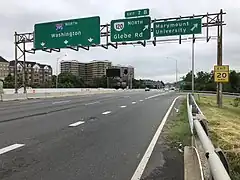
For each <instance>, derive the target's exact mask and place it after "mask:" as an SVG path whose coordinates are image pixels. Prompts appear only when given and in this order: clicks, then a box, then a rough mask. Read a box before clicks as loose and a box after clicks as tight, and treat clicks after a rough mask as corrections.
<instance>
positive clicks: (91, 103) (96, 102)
mask: <svg viewBox="0 0 240 180" xmlns="http://www.w3.org/2000/svg"><path fill="white" fill-rule="evenodd" d="M98 103H100V102H99V101H95V102H90V103H87V104H85V106H88V105H93V104H98Z"/></svg>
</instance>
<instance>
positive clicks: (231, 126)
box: [196, 96, 240, 180]
mask: <svg viewBox="0 0 240 180" xmlns="http://www.w3.org/2000/svg"><path fill="white" fill-rule="evenodd" d="M196 99H198V100H197V103H198V104H199V106H200V109H201V110H202V112H203V114H204V115H205V116H206V118H207V120H208V121H209V130H210V133H211V134H210V135H211V139H212V141H213V143H214V145H215V147H220V148H221V149H223V150H224V152H225V153H226V156H227V159H228V161H229V164H230V168H231V176H232V177H231V178H232V180H235V179H236V180H237V179H238V180H239V179H240V99H237V98H231V97H223V108H221V109H220V108H218V107H217V105H216V96H198V98H196Z"/></svg>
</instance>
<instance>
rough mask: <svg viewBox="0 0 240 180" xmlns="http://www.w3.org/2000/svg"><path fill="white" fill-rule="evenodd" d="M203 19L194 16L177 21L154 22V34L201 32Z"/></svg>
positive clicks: (156, 35)
mask: <svg viewBox="0 0 240 180" xmlns="http://www.w3.org/2000/svg"><path fill="white" fill-rule="evenodd" d="M201 33H202V19H201V18H192V19H185V20H176V21H165V22H155V23H154V24H153V36H154V37H158V36H176V35H186V34H201Z"/></svg>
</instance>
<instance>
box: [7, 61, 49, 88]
mask: <svg viewBox="0 0 240 180" xmlns="http://www.w3.org/2000/svg"><path fill="white" fill-rule="evenodd" d="M25 67H26V69H25V72H26V77H25V79H26V84H27V85H28V86H31V87H36V86H41V87H50V86H51V82H52V67H51V66H50V65H46V64H40V63H36V62H31V61H26V62H25ZM23 68H24V65H23V61H18V63H17V75H18V78H19V80H20V79H22V77H23V71H24V70H23ZM9 73H10V74H11V75H13V76H14V74H15V61H10V62H9Z"/></svg>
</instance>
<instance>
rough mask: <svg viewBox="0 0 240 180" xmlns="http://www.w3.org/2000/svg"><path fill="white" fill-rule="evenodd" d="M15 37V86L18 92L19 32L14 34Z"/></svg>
mask: <svg viewBox="0 0 240 180" xmlns="http://www.w3.org/2000/svg"><path fill="white" fill-rule="evenodd" d="M14 36H15V37H14V38H15V43H14V44H15V64H14V86H15V94H17V93H18V87H17V73H18V71H17V62H18V57H17V32H15V34H14Z"/></svg>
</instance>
